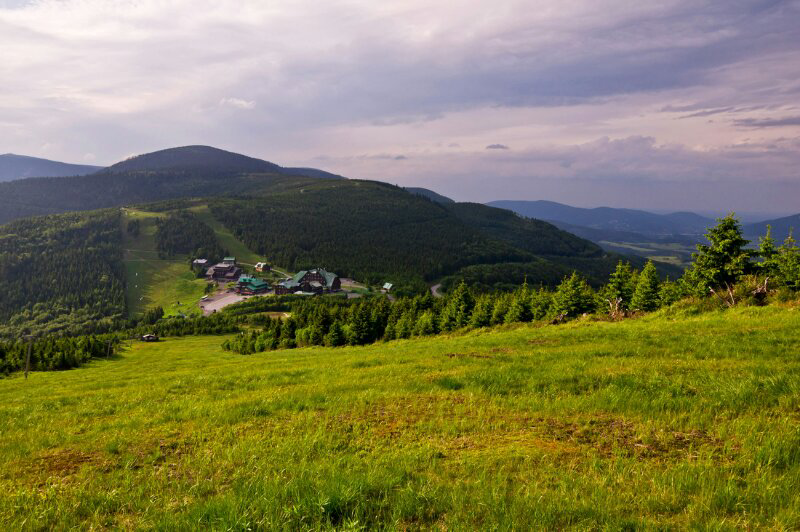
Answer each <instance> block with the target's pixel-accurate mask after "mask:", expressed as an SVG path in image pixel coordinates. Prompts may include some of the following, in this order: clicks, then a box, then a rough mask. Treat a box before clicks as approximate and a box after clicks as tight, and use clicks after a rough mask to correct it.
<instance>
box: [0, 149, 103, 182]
mask: <svg viewBox="0 0 800 532" xmlns="http://www.w3.org/2000/svg"><path fill="white" fill-rule="evenodd" d="M100 169H102V166H91V165H86V164H68V163H61V162H58V161H51V160H48V159H40V158H38V157H28V156H26V155H15V154H13V153H6V154H4V155H0V182H3V181H14V180H15V179H24V178H26V177H65V176H78V175H86V174H92V173H94V172H97V171H98V170H100Z"/></svg>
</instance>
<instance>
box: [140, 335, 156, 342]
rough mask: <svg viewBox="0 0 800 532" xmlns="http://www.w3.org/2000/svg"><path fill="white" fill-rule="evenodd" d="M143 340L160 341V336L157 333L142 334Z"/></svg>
mask: <svg viewBox="0 0 800 532" xmlns="http://www.w3.org/2000/svg"><path fill="white" fill-rule="evenodd" d="M142 342H158V336H157V335H155V334H144V335H142Z"/></svg>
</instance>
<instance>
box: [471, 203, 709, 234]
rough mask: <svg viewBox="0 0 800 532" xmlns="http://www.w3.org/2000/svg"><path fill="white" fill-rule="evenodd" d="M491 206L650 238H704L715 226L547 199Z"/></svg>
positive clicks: (684, 216)
mask: <svg viewBox="0 0 800 532" xmlns="http://www.w3.org/2000/svg"><path fill="white" fill-rule="evenodd" d="M487 205H491V206H493V207H500V208H503V209H508V210H511V211H514V212H516V213H518V214H521V215H523V216H527V217H529V218H537V219H539V220H548V221H555V222H565V223H568V224H571V225H576V226H584V227H588V228H592V229H603V230H612V231H629V232H634V233H641V234H645V235H648V236H657V235H673V234H692V235H695V234H697V235H702V234H703V233H704V232H705V230H706V229H707V228H708V227H710V226H711V225H713V224H714V220H711V219H710V218H705V217H703V216H700V215H697V214H694V213H687V212H676V213H672V214H655V213H652V212H647V211H641V210H636V209H617V208H611V207H597V208H593V209H584V208H580V207H572V206H570V205H564V204H561V203H557V202H554V201H543V200H539V201H516V200H500V201H492V202H489V203H487Z"/></svg>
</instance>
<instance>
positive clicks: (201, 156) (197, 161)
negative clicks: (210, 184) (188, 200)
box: [107, 146, 280, 174]
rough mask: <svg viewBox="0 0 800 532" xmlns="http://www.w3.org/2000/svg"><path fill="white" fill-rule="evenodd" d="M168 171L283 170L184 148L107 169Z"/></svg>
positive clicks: (115, 171)
mask: <svg viewBox="0 0 800 532" xmlns="http://www.w3.org/2000/svg"><path fill="white" fill-rule="evenodd" d="M168 170H187V171H188V170H199V171H203V172H209V171H211V172H226V173H279V171H280V166H278V165H277V164H274V163H270V162H267V161H262V160H261V159H255V158H253V157H248V156H246V155H240V154H238V153H233V152H229V151H225V150H220V149H219V148H213V147H211V146H182V147H179V148H168V149H166V150H159V151H155V152H152V153H145V154H142V155H137V156H135V157H131V158H129V159H126V160H124V161H121V162H118V163H117V164H114V165H112V166H109V167H108V168H107V171H108V172H109V173H112V174H120V173H126V172H160V171H168Z"/></svg>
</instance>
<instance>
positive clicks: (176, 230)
mask: <svg viewBox="0 0 800 532" xmlns="http://www.w3.org/2000/svg"><path fill="white" fill-rule="evenodd" d="M155 239H156V249H157V251H158V255H159V257H161V258H163V259H166V258H170V257H173V256H175V255H179V254H184V255H189V256H190V257H191V258H198V257H201V258H206V259H208V260H209V261H211V262H217V261H219V260H220V259H222V258H223V257H224V256H225V254H226V251H225V250H224V249H222V246H221V245H220V244H219V241H218V240H217V236H216V235H215V234H214V230H213V229H211V228H210V227H209V226H208V225H206V224H205V223H203V221H202V220H200V219H199V218H198V217H197V216H196V215H195V214H194V213H192V212H191V211H185V210H180V211H177V212H173V213H170V214H169V215H168V216H167V217H166V218H159V219H157V220H156V235H155Z"/></svg>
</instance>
